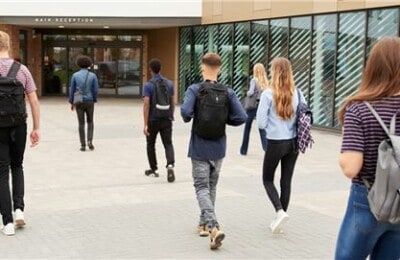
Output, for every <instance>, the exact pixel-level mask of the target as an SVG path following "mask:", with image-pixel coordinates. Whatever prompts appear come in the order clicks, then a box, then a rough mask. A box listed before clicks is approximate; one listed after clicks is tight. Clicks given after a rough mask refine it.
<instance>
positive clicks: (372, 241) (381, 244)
mask: <svg viewBox="0 0 400 260" xmlns="http://www.w3.org/2000/svg"><path fill="white" fill-rule="evenodd" d="M363 101H368V102H369V103H370V104H371V105H372V106H373V107H374V109H375V110H376V112H377V113H378V114H379V116H380V117H381V118H382V120H383V121H384V123H385V124H386V125H389V122H390V119H391V118H392V116H393V115H394V114H395V113H397V112H399V110H400V38H398V37H385V38H383V39H381V40H379V41H378V42H377V43H376V44H375V46H374V47H373V48H372V50H371V53H370V55H369V57H368V60H367V63H366V67H365V69H364V72H363V75H362V79H361V84H360V87H359V89H358V91H357V93H356V94H355V95H354V96H352V97H350V98H349V99H347V100H346V101H345V103H344V105H343V106H342V108H341V110H340V111H339V119H340V121H341V123H342V125H343V140H342V148H341V154H340V159H339V163H340V166H341V168H342V171H343V173H344V175H345V176H346V177H348V178H349V179H351V188H350V196H349V200H348V205H347V209H346V213H345V216H344V219H343V222H342V225H341V227H340V231H339V235H338V240H337V244H336V253H335V259H366V258H367V257H368V256H370V259H400V247H399V245H400V225H394V224H389V223H383V222H378V221H377V220H376V219H375V217H374V215H373V214H372V212H371V210H370V207H369V203H368V199H367V195H368V191H367V188H366V186H365V185H364V183H363V181H362V179H366V180H368V182H369V183H371V184H372V183H373V182H374V180H375V167H376V164H377V157H378V146H379V144H380V142H381V141H382V140H384V139H385V138H387V137H386V134H385V132H384V130H383V129H382V128H381V126H380V125H379V123H378V121H377V120H376V119H375V117H374V116H373V115H372V113H371V112H370V111H369V109H368V108H367V106H366V105H365V103H363ZM396 134H397V135H399V134H400V120H397V122H396Z"/></svg>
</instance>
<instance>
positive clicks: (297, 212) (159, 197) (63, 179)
mask: <svg viewBox="0 0 400 260" xmlns="http://www.w3.org/2000/svg"><path fill="white" fill-rule="evenodd" d="M41 109H42V142H41V144H40V145H39V146H38V147H36V148H30V147H27V151H26V156H25V173H26V213H25V216H26V221H27V226H26V227H25V228H24V229H20V230H17V232H16V235H15V236H14V237H6V236H4V235H1V234H0V258H2V259H7V258H12V259H15V258H22V259H34V258H40V259H43V258H45V259H58V258H62V259H123V258H124V259H125V258H126V259H128V258H129V259H159V258H169V259H332V258H333V254H334V247H335V240H336V235H337V231H338V228H339V225H340V220H341V217H342V215H343V211H344V207H345V203H346V199H347V188H348V186H349V182H348V181H347V180H346V179H345V178H344V177H343V176H342V174H341V172H340V170H339V167H338V164H337V158H338V151H339V146H340V137H339V136H338V135H334V134H329V133H325V132H317V131H316V132H315V133H314V136H315V140H316V144H315V146H314V147H313V149H312V150H310V151H309V152H307V153H306V154H305V155H301V156H300V157H299V160H298V164H297V166H296V171H295V175H294V179H293V188H292V199H291V203H290V206H289V214H290V217H291V218H290V221H289V222H288V225H287V229H286V234H285V235H275V236H273V235H271V233H270V231H269V229H268V226H269V223H270V221H271V220H272V218H273V217H274V212H273V208H272V205H271V203H270V202H269V200H268V199H267V197H266V193H265V191H264V188H263V185H262V181H261V169H262V160H263V154H262V152H261V145H260V143H259V137H258V133H257V132H256V129H255V127H254V126H255V124H254V125H253V129H252V134H251V143H250V146H249V154H248V156H240V155H239V146H240V142H241V137H242V131H243V126H241V127H237V128H233V127H229V128H228V130H227V132H228V151H227V157H226V159H225V160H224V164H223V168H222V172H221V178H220V183H219V185H218V188H219V189H218V193H217V205H216V209H217V216H218V218H219V221H220V222H221V224H222V227H223V230H224V231H225V233H226V239H225V240H224V244H223V246H222V247H221V248H220V249H219V250H217V251H210V250H209V249H208V240H207V238H201V237H199V236H197V234H196V229H195V227H196V225H197V221H198V205H197V201H196V199H195V193H194V188H193V183H192V179H191V164H190V160H189V159H188V158H187V157H186V154H187V144H188V139H189V131H190V126H191V124H184V123H183V122H182V120H181V118H180V116H179V108H177V111H176V122H175V128H174V144H175V153H176V177H177V180H176V182H175V183H168V182H167V180H166V171H163V170H162V171H161V174H160V178H158V179H156V178H150V177H146V176H144V174H143V172H144V169H146V168H147V167H148V165H147V159H146V152H145V151H146V150H145V139H144V136H143V134H142V124H143V123H142V107H141V101H140V100H131V99H111V98H110V99H101V100H100V103H99V104H97V105H96V108H95V140H94V145H95V147H96V150H95V151H94V152H84V153H83V152H80V151H79V142H78V133H77V120H76V114H75V113H72V112H71V111H70V110H69V107H68V105H67V104H66V102H65V98H43V99H42V100H41ZM160 143H161V142H159V143H158V145H157V149H158V150H157V152H158V159H159V164H160V165H163V164H164V163H165V159H164V153H163V148H162V146H161V144H160Z"/></svg>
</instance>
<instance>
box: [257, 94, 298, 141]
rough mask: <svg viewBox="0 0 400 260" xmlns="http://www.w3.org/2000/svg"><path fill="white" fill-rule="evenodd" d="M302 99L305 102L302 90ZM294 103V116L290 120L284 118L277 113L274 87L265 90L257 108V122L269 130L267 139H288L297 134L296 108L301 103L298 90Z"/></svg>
mask: <svg viewBox="0 0 400 260" xmlns="http://www.w3.org/2000/svg"><path fill="white" fill-rule="evenodd" d="M300 99H301V100H302V102H304V103H305V98H304V95H303V93H302V92H301V91H300ZM292 103H293V110H294V113H293V117H292V118H291V119H289V120H283V119H281V118H280V117H279V116H278V115H277V113H276V108H275V104H274V101H273V92H272V89H270V88H268V89H266V90H265V91H263V93H262V94H261V98H260V103H259V105H258V110H257V123H258V128H260V129H265V131H266V132H267V139H270V140H288V139H292V138H295V137H296V136H297V131H296V110H297V105H298V103H299V102H298V97H297V91H295V92H294V95H293V100H292Z"/></svg>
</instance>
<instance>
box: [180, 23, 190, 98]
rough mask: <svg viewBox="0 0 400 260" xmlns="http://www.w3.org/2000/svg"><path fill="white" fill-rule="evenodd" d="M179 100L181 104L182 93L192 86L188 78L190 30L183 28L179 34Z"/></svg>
mask: <svg viewBox="0 0 400 260" xmlns="http://www.w3.org/2000/svg"><path fill="white" fill-rule="evenodd" d="M179 35H180V37H179V39H180V42H179V99H180V102H183V97H184V93H185V91H186V89H187V87H189V85H190V84H192V80H191V78H190V75H191V67H190V64H191V63H192V61H191V48H192V43H191V35H192V28H191V27H185V28H181V29H180V32H179Z"/></svg>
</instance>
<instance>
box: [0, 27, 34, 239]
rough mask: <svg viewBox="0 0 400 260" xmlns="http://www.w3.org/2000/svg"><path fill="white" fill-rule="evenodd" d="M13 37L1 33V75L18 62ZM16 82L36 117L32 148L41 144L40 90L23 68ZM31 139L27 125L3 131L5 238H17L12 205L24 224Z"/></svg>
mask: <svg viewBox="0 0 400 260" xmlns="http://www.w3.org/2000/svg"><path fill="white" fill-rule="evenodd" d="M9 50H10V37H9V35H8V34H7V33H5V32H3V31H0V75H2V76H6V75H7V74H8V71H9V70H10V68H11V66H12V64H13V63H14V60H13V59H12V58H10V56H9ZM16 79H17V81H19V82H20V83H22V85H23V86H24V89H25V95H26V97H27V98H28V102H29V105H30V107H31V113H32V123H33V129H32V131H31V133H30V141H31V146H32V147H34V146H36V145H37V144H38V143H39V141H40V107H39V100H38V98H37V95H36V86H35V82H34V81H33V78H32V75H31V73H30V72H29V70H28V68H27V67H26V66H24V65H22V64H21V66H20V68H19V70H18V72H17V74H16ZM26 135H27V124H26V122H25V123H24V124H22V125H18V126H15V127H14V126H13V127H2V128H0V213H1V215H2V218H3V224H4V227H3V228H2V232H3V233H4V234H5V235H14V234H15V229H14V223H13V216H12V205H13V206H14V211H15V225H16V226H17V227H22V226H23V225H25V220H24V214H23V211H24V206H25V204H24V172H23V168H22V162H23V158H24V152H25V145H26ZM10 168H11V174H12V195H13V196H12V202H13V203H11V195H10V186H9V169H10Z"/></svg>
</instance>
